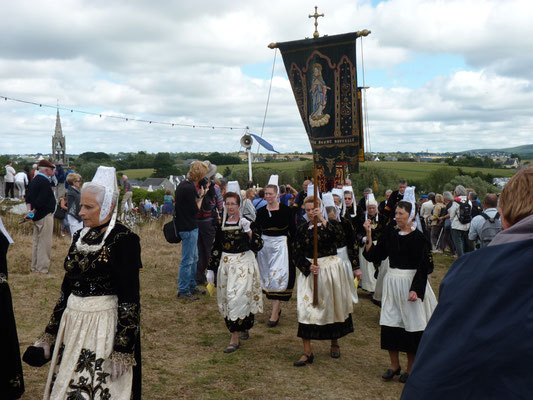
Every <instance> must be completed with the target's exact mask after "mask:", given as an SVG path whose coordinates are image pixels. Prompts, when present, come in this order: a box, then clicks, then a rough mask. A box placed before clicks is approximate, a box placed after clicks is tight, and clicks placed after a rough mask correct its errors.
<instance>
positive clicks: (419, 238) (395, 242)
mask: <svg viewBox="0 0 533 400" xmlns="http://www.w3.org/2000/svg"><path fill="white" fill-rule="evenodd" d="M411 189H413V190H412V191H413V193H412V198H413V203H409V202H407V201H400V202H398V204H397V206H396V212H395V216H396V223H397V227H392V226H387V228H386V230H385V232H383V234H382V235H381V237H380V238H379V239H378V240H377V244H374V241H373V237H372V221H371V220H367V221H366V222H365V224H364V227H365V230H366V235H367V241H366V244H365V251H364V253H363V254H364V256H365V258H366V259H367V260H368V261H370V262H373V263H379V262H381V261H383V260H384V259H385V258H387V257H389V259H390V267H389V270H388V272H387V274H386V275H385V278H384V281H383V296H382V303H381V315H380V320H379V323H380V325H381V348H382V349H383V350H388V352H389V356H390V362H391V367H390V369H388V370H387V371H386V372H385V374H383V376H382V378H383V380H386V381H389V380H391V379H392V378H393V377H394V376H395V375H400V374H401V370H402V369H401V367H400V359H399V352H400V351H402V352H406V353H407V371H406V372H405V373H403V374H401V376H400V382H403V383H405V382H407V379H408V378H409V373H410V372H411V368H412V367H413V363H414V360H415V354H416V351H417V349H418V344H419V342H420V338H421V337H422V333H423V332H424V329H425V328H426V325H427V323H428V321H429V319H430V318H431V314H432V313H433V310H434V309H435V307H436V304H437V300H436V299H435V294H434V293H433V290H432V289H431V286H430V285H429V282H428V274H429V273H431V272H432V271H433V259H432V257H431V252H430V250H431V247H430V244H429V242H427V240H426V238H425V237H424V234H423V233H422V232H420V231H419V230H418V229H416V228H415V227H414V225H413V222H412V221H413V217H414V211H415V210H414V188H411Z"/></svg>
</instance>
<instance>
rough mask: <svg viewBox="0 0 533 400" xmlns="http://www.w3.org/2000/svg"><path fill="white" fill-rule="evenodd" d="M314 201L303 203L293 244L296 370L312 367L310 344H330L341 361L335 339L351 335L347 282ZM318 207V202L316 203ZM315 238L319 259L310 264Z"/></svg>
mask: <svg viewBox="0 0 533 400" xmlns="http://www.w3.org/2000/svg"><path fill="white" fill-rule="evenodd" d="M314 202H315V199H314V197H313V196H308V197H306V199H305V200H304V206H305V212H306V219H307V220H308V221H309V222H308V223H304V224H301V225H300V226H298V229H297V233H296V238H297V240H295V241H294V257H295V258H294V259H295V264H296V267H297V268H298V269H299V270H300V272H301V274H299V276H298V337H300V338H302V341H303V346H304V353H303V355H302V356H301V357H300V359H299V360H298V361H295V362H294V366H295V367H303V366H305V365H307V364H312V363H313V360H314V355H313V352H312V349H311V340H331V351H330V355H331V357H333V358H339V357H340V347H339V343H338V339H340V338H341V337H343V336H345V335H347V334H348V333H350V332H353V322H352V315H351V313H352V311H353V301H352V293H351V289H350V286H349V283H348V280H347V279H346V274H345V271H344V265H343V263H342V260H341V259H340V258H339V257H337V248H336V244H335V231H334V228H333V226H332V225H331V224H329V223H328V221H327V220H326V219H325V218H324V217H323V216H322V213H321V210H320V208H318V207H317V208H315V207H314ZM317 204H320V200H319V199H317ZM315 217H316V221H317V223H316V228H317V234H318V258H317V263H316V264H315V263H313V258H314V254H313V253H314V246H313V241H314V240H313V236H314V235H313V231H314V228H315ZM313 276H318V295H319V301H318V304H317V305H316V306H313V294H314V289H313V280H314V279H313Z"/></svg>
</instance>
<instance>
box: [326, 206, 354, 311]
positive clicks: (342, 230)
mask: <svg viewBox="0 0 533 400" xmlns="http://www.w3.org/2000/svg"><path fill="white" fill-rule="evenodd" d="M326 211H327V213H328V223H330V224H331V225H332V226H333V229H334V231H335V246H336V247H337V255H338V256H339V257H340V259H341V260H342V262H343V264H344V269H345V272H346V278H347V279H348V282H349V284H350V289H351V290H352V300H353V302H354V304H356V303H358V302H359V298H358V297H357V289H356V288H355V285H354V278H357V279H358V280H361V269H360V268H359V246H358V245H357V242H356V240H355V233H354V229H353V226H352V223H351V222H350V221H349V220H348V219H347V218H345V217H342V216H339V215H338V213H337V208H336V207H331V206H330V207H326ZM339 218H340V220H339Z"/></svg>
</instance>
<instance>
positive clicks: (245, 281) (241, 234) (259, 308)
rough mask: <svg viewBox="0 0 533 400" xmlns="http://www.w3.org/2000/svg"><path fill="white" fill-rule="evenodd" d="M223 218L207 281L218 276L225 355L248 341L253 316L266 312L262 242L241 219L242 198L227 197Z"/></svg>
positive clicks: (226, 195)
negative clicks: (227, 337)
mask: <svg viewBox="0 0 533 400" xmlns="http://www.w3.org/2000/svg"><path fill="white" fill-rule="evenodd" d="M224 202H225V208H224V216H223V218H222V224H221V225H220V226H218V228H217V232H216V234H215V243H214V244H213V249H212V251H211V257H210V259H209V265H208V267H207V269H208V273H207V280H208V282H210V283H213V282H214V280H215V278H214V274H217V300H218V309H219V311H220V313H221V314H222V316H223V317H224V320H225V322H226V327H227V328H228V330H229V331H230V332H231V340H230V344H229V345H228V347H227V348H226V349H225V350H224V353H233V352H234V351H235V350H237V349H238V348H239V346H240V340H239V339H243V340H245V339H248V337H249V334H248V330H249V329H251V328H252V327H253V325H254V315H255V314H257V313H258V312H263V297H262V293H261V282H260V277H259V268H258V265H257V261H256V259H255V254H256V253H257V252H258V251H259V250H261V248H262V247H263V240H262V239H261V235H260V233H259V230H258V229H257V228H256V226H255V224H254V223H253V222H252V221H250V220H248V219H246V218H244V217H241V216H240V212H239V206H240V197H239V195H238V194H236V193H234V192H227V193H226V194H225V195H224Z"/></svg>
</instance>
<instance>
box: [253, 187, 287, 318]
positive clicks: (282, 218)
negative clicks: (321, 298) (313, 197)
mask: <svg viewBox="0 0 533 400" xmlns="http://www.w3.org/2000/svg"><path fill="white" fill-rule="evenodd" d="M277 196H278V187H277V185H275V184H269V185H267V186H266V187H265V200H266V201H267V205H266V206H265V207H262V208H260V209H259V210H258V211H257V216H256V219H255V223H256V225H257V227H258V228H259V230H260V231H261V237H262V239H263V242H264V245H263V249H262V250H261V251H260V252H259V253H258V254H257V262H258V263H259V272H260V273H261V284H262V287H263V291H264V292H265V293H266V297H267V299H269V300H272V314H271V315H270V320H269V321H268V323H267V324H268V326H269V327H274V326H276V325H277V324H278V322H279V318H280V316H281V303H280V302H281V301H289V300H290V298H291V296H292V289H293V288H294V281H295V275H296V274H295V268H294V265H293V263H292V254H291V253H292V250H291V247H292V238H293V236H294V230H295V226H294V216H293V214H292V212H291V208H290V207H288V206H286V205H285V204H281V203H280V202H279V201H278V199H277Z"/></svg>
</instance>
